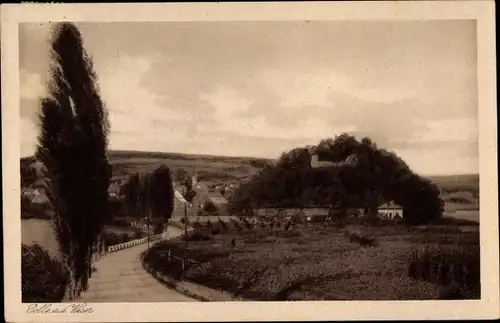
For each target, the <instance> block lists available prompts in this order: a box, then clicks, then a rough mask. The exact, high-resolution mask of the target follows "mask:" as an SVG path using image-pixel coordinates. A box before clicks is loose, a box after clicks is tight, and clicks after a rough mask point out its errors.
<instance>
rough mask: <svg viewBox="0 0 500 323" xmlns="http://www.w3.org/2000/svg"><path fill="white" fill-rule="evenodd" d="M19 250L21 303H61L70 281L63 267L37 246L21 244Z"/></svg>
mask: <svg viewBox="0 0 500 323" xmlns="http://www.w3.org/2000/svg"><path fill="white" fill-rule="evenodd" d="M21 250H22V251H21V295H22V301H23V302H25V303H37V302H47V303H48V302H60V301H62V299H63V298H64V294H65V291H66V286H67V285H68V284H69V279H70V278H69V273H68V271H67V270H66V269H65V268H64V266H63V265H62V264H61V263H60V262H59V261H57V260H56V259H55V258H53V257H51V256H50V255H49V253H48V252H47V251H46V250H44V249H43V248H42V247H41V246H40V245H38V244H34V245H30V246H27V245H24V244H23V245H22V249H21Z"/></svg>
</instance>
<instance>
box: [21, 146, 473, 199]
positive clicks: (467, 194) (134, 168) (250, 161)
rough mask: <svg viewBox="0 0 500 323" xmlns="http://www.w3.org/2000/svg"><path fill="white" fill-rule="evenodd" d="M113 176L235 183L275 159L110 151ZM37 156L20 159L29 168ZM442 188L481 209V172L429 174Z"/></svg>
mask: <svg viewBox="0 0 500 323" xmlns="http://www.w3.org/2000/svg"><path fill="white" fill-rule="evenodd" d="M108 158H109V161H110V163H111V164H112V165H113V176H114V178H116V179H118V178H120V179H125V178H126V177H128V176H129V175H131V174H133V173H136V172H147V171H151V170H153V169H155V168H156V167H158V166H159V165H161V164H166V165H167V166H169V167H171V168H185V169H187V170H192V169H193V168H195V169H196V172H197V174H198V178H199V180H200V181H204V182H207V183H208V184H217V183H231V182H237V181H238V180H240V179H242V178H245V177H248V176H252V175H254V174H256V173H257V172H258V171H259V170H260V169H262V168H264V167H265V166H266V165H270V164H273V163H274V162H275V160H272V159H266V158H255V157H232V156H213V155H194V154H182V153H168V152H145V151H123V150H110V151H109V152H108ZM34 161H35V158H34V157H32V156H30V157H23V158H21V159H20V163H21V168H22V169H23V168H27V167H28V166H29V165H30V164H32V163H33V162H34ZM427 178H429V179H430V180H431V181H432V182H434V183H436V185H438V187H439V188H440V189H441V192H442V194H441V195H442V198H443V199H444V200H445V201H446V202H447V205H450V206H451V207H453V208H477V207H478V205H479V174H470V175H446V176H428V177H427Z"/></svg>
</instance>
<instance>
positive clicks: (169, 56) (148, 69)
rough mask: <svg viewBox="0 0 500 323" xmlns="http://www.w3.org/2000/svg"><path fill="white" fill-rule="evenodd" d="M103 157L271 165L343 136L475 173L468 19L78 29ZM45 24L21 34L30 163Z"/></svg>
mask: <svg viewBox="0 0 500 323" xmlns="http://www.w3.org/2000/svg"><path fill="white" fill-rule="evenodd" d="M76 25H77V27H78V28H79V29H80V31H81V33H82V36H83V39H84V46H85V48H86V50H87V52H88V53H89V55H91V56H92V58H93V61H94V67H95V70H96V72H97V76H98V80H99V89H100V94H101V98H102V100H103V101H104V103H105V104H106V107H107V109H108V111H109V119H110V123H111V132H110V136H109V148H110V149H118V150H140V151H163V152H181V153H193V154H210V155H225V156H254V157H268V158H277V157H279V156H280V155H281V153H282V152H284V151H288V150H290V149H293V148H295V147H299V146H305V145H314V144H317V143H318V142H319V141H320V140H321V139H323V138H330V137H334V136H336V135H338V134H340V133H343V132H348V133H349V134H352V135H354V136H356V137H357V138H358V139H361V138H362V137H364V136H369V137H370V138H372V139H373V140H374V141H375V142H376V143H377V144H378V146H379V147H381V148H385V149H388V150H391V151H394V152H395V153H396V154H398V155H399V156H400V157H402V158H403V159H404V160H405V161H406V162H407V163H408V165H410V167H411V168H412V169H413V170H414V171H416V172H418V173H421V174H424V175H451V174H471V173H478V168H479V165H478V124H477V122H478V102H477V101H478V95H477V54H476V25H475V22H474V21H473V20H441V21H437V20H436V21H432V20H428V21H290V22H160V23H137V22H134V23H77V24H76ZM50 35H51V25H50V24H33V23H30V24H20V26H19V53H20V57H19V59H20V61H19V64H20V66H19V67H20V96H21V98H20V117H21V130H20V131H21V153H22V155H23V156H28V155H32V154H33V153H34V150H35V147H36V141H37V135H38V119H37V113H38V111H39V106H40V105H39V100H40V98H41V97H43V96H44V95H46V88H47V82H48V81H49V67H50V64H51V61H50V59H49V48H50Z"/></svg>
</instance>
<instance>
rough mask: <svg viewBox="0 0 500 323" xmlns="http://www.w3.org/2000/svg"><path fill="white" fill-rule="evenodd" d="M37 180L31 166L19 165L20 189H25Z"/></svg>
mask: <svg viewBox="0 0 500 323" xmlns="http://www.w3.org/2000/svg"><path fill="white" fill-rule="evenodd" d="M36 180H37V173H36V170H35V168H33V167H31V165H23V164H21V187H26V186H29V185H31V184H33V183H34V182H35V181H36Z"/></svg>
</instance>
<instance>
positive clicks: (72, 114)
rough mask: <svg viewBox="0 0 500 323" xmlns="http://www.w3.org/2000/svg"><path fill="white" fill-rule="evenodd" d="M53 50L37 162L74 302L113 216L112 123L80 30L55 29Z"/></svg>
mask: <svg viewBox="0 0 500 323" xmlns="http://www.w3.org/2000/svg"><path fill="white" fill-rule="evenodd" d="M51 45H52V46H51V58H52V65H51V80H50V81H49V84H48V93H49V94H48V96H47V97H45V98H43V99H42V101H41V113H40V121H41V132H40V135H39V138H38V146H37V152H36V157H37V159H38V160H40V161H41V162H42V163H43V164H44V165H45V168H46V180H47V186H48V187H47V188H48V195H49V199H50V203H51V207H52V210H53V217H54V218H53V220H54V221H53V222H54V226H55V232H56V235H57V238H58V240H59V244H60V248H61V252H62V254H63V255H64V263H65V265H66V266H67V268H68V270H69V272H70V275H71V283H70V285H69V286H68V292H69V297H70V298H73V297H75V296H78V295H79V294H80V293H81V292H82V291H84V290H86V289H87V288H88V278H89V277H90V274H91V266H90V262H91V258H92V246H93V245H94V243H95V242H96V241H97V239H98V236H99V234H100V233H101V231H102V229H103V227H104V220H105V217H106V215H107V212H109V203H108V192H107V191H108V187H109V183H110V179H111V167H110V165H109V163H108V160H107V157H106V149H107V135H108V132H109V123H108V119H107V112H106V109H105V106H104V104H103V102H102V101H101V99H100V96H99V90H98V86H97V76H96V73H95V72H94V68H93V64H92V61H91V58H90V57H89V56H88V55H87V53H86V51H85V49H84V47H83V40H82V36H81V34H80V32H79V30H78V29H77V27H76V26H75V25H74V24H71V23H60V24H57V25H56V26H55V28H54V30H53V38H52V44H51Z"/></svg>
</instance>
